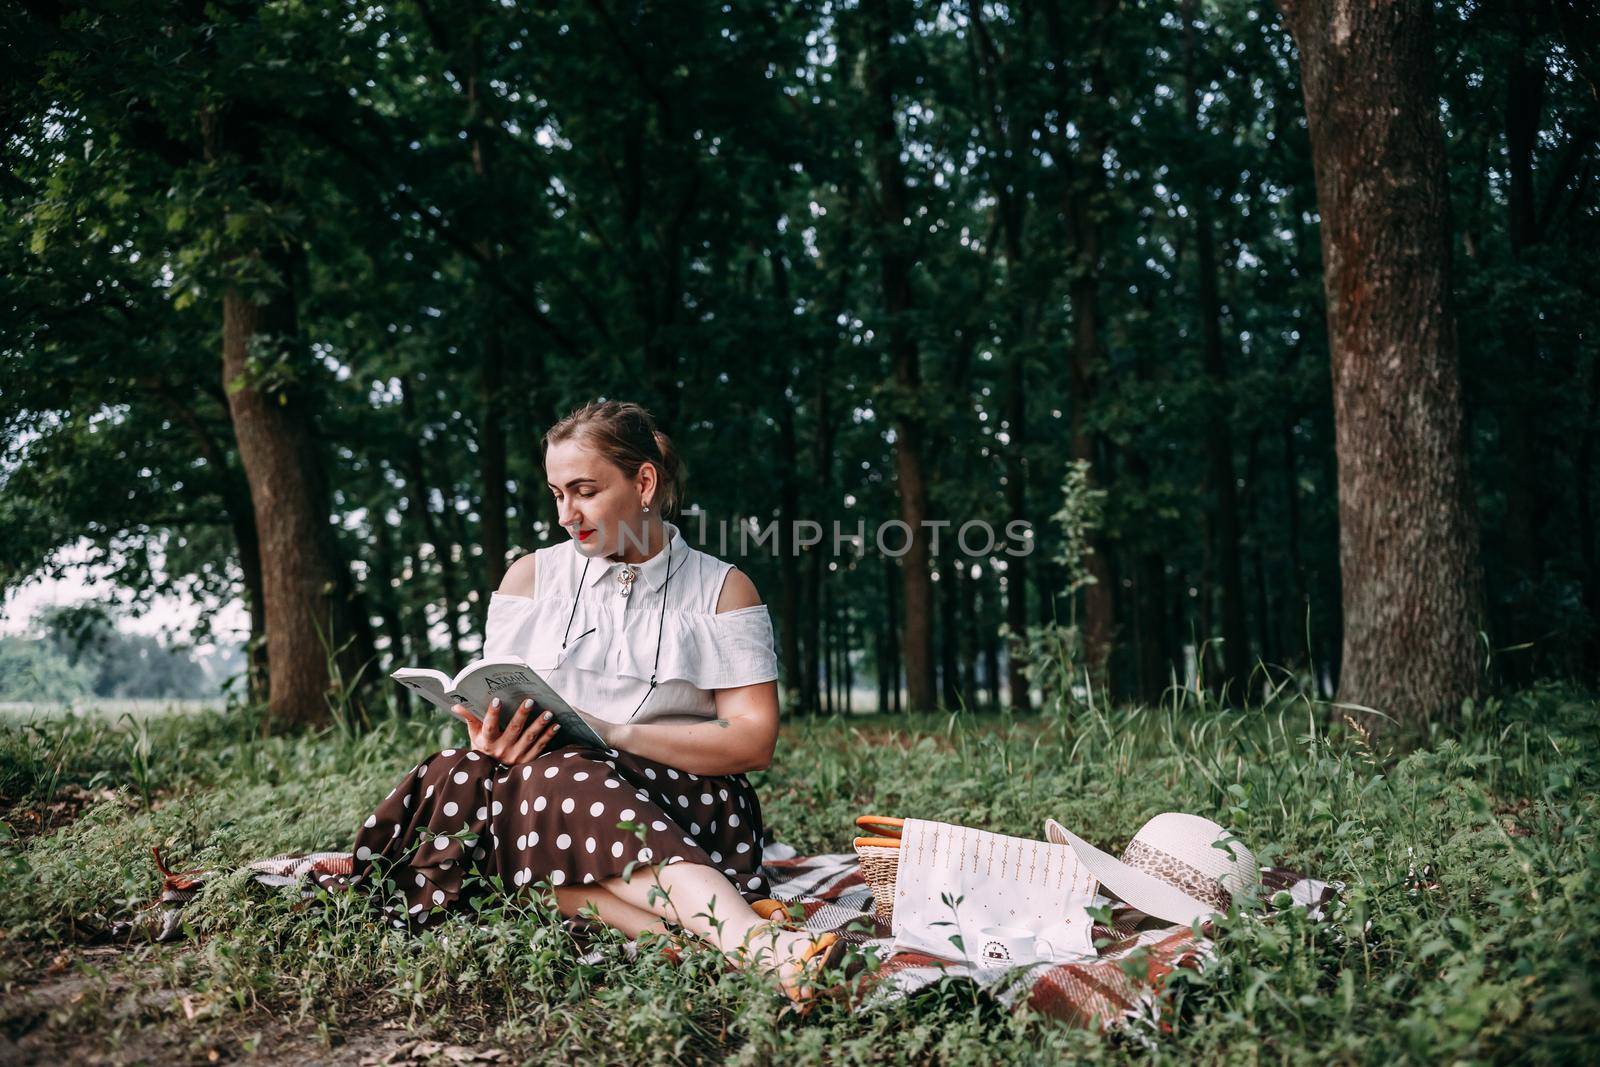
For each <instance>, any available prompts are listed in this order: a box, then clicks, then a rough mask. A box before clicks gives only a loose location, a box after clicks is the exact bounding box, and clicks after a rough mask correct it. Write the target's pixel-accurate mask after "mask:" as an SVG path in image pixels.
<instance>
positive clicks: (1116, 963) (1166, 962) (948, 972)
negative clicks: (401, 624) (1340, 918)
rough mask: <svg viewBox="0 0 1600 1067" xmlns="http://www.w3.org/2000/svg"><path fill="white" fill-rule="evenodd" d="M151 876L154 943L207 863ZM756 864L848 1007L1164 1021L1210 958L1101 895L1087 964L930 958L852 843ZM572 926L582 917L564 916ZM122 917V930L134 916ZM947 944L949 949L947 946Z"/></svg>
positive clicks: (1314, 911)
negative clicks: (864, 869)
mask: <svg viewBox="0 0 1600 1067" xmlns="http://www.w3.org/2000/svg"><path fill="white" fill-rule="evenodd" d="M351 863H352V857H351V854H350V853H348V852H314V853H310V854H308V855H293V856H274V857H272V858H270V859H263V860H257V861H255V862H253V863H250V864H247V865H246V866H247V869H248V871H249V872H250V876H251V877H252V878H253V880H254V881H255V882H256V883H258V884H260V885H264V886H268V887H272V888H276V889H284V890H294V891H298V892H300V893H302V894H303V895H305V896H307V897H314V896H316V895H317V894H318V893H320V892H323V890H321V889H320V888H318V887H317V885H316V883H315V882H314V880H313V877H312V876H313V874H317V873H320V874H349V873H350V871H351ZM156 865H157V868H158V869H159V870H160V872H161V875H162V889H161V893H160V896H159V897H158V898H157V899H156V900H155V901H153V902H152V904H151V905H150V908H149V909H148V912H147V915H146V919H145V921H146V922H147V923H148V932H149V933H150V934H151V935H152V936H154V937H155V939H156V940H159V941H168V940H173V939H175V938H177V937H179V936H181V935H182V932H183V909H184V906H185V905H186V904H188V903H189V902H191V901H192V900H194V898H195V897H196V896H198V895H199V893H200V890H201V888H203V886H204V885H205V882H206V881H207V880H208V879H210V878H212V877H215V876H216V875H218V874H219V873H221V872H218V871H206V870H195V871H172V870H169V869H168V868H167V866H166V865H165V864H164V863H163V862H162V859H161V856H160V854H159V853H157V854H156ZM763 866H764V867H765V868H766V869H767V870H766V872H764V873H765V874H766V878H767V883H768V885H770V886H771V888H772V896H773V898H774V899H776V900H779V901H781V902H783V903H785V904H787V905H790V906H791V913H792V912H793V910H794V907H793V906H794V905H798V906H799V909H800V910H802V911H803V912H804V916H805V919H804V922H805V926H806V928H807V929H808V930H811V931H813V932H815V933H822V932H825V931H834V932H837V933H838V934H839V935H840V936H841V937H842V938H844V939H845V940H846V941H849V942H850V943H852V944H854V945H856V946H858V947H859V948H860V949H861V950H862V951H863V952H865V953H867V954H869V956H871V957H872V958H874V959H875V960H877V961H879V963H878V965H877V966H875V967H872V968H870V969H869V970H868V971H867V972H866V973H865V974H864V975H862V976H861V977H860V978H859V979H858V983H859V984H858V990H860V991H861V992H862V996H861V997H860V998H859V999H858V1000H857V1001H856V1005H855V1006H856V1010H870V1009H872V1008H874V1007H878V1006H881V1005H883V1004H886V1003H890V1002H893V1001H895V1000H899V999H901V998H904V997H906V996H908V995H909V994H911V993H913V992H915V991H917V990H919V989H922V988H924V987H926V986H929V985H931V984H933V983H935V982H939V981H942V980H945V979H949V978H956V979H968V980H970V981H972V982H973V983H974V984H976V985H977V986H978V987H979V988H980V989H982V990H984V991H985V992H986V993H988V994H989V995H991V996H993V997H994V998H995V999H996V1000H998V1001H999V1002H1000V1003H1002V1004H1004V1005H1006V1006H1008V1007H1010V1008H1013V1009H1016V1008H1021V1007H1022V1006H1024V1005H1026V1006H1027V1007H1030V1008H1032V1009H1034V1010H1037V1011H1039V1012H1041V1013H1043V1014H1046V1015H1050V1016H1053V1017H1055V1018H1058V1019H1061V1020H1062V1021H1064V1022H1067V1023H1069V1024H1072V1025H1076V1026H1084V1027H1093V1026H1098V1027H1101V1028H1105V1029H1111V1028H1123V1027H1127V1026H1128V1025H1129V1024H1132V1023H1135V1022H1139V1023H1142V1024H1145V1025H1147V1026H1149V1027H1152V1028H1155V1029H1157V1030H1161V1029H1165V1028H1166V1026H1167V1020H1166V1018H1165V1015H1164V1009H1165V1001H1164V998H1163V996H1162V993H1163V990H1164V989H1165V987H1166V978H1167V976H1168V975H1170V974H1172V973H1173V972H1174V971H1176V970H1177V969H1178V968H1190V969H1195V970H1198V969H1199V968H1201V967H1203V966H1204V965H1205V963H1206V961H1207V960H1208V959H1209V958H1210V957H1211V954H1212V944H1211V942H1210V940H1209V939H1208V938H1206V937H1205V936H1204V934H1205V932H1206V930H1207V927H1205V926H1202V927H1201V936H1196V934H1195V932H1194V931H1193V930H1192V929H1190V928H1188V927H1180V926H1174V925H1172V924H1171V923H1168V922H1166V921H1165V920H1162V919H1155V918H1152V917H1150V916H1147V915H1144V914H1142V913H1141V912H1139V911H1136V910H1135V909H1133V908H1131V907H1129V906H1128V905H1126V904H1123V903H1121V902H1118V901H1114V900H1112V899H1110V898H1107V897H1099V898H1097V901H1096V903H1097V905H1104V906H1106V907H1108V908H1109V909H1110V915H1111V922H1110V923H1109V924H1096V925H1095V927H1094V937H1095V941H1096V943H1097V944H1100V943H1101V941H1102V939H1103V940H1104V942H1105V944H1104V945H1103V946H1102V947H1101V949H1100V955H1099V958H1098V959H1096V960H1093V961H1089V962H1086V963H1065V964H1055V963H1048V962H1045V963H1038V964H1034V965H1032V966H1028V967H1020V968H1015V969H1012V970H1009V971H1000V970H995V969H992V968H987V967H983V966H980V965H978V964H977V962H976V961H975V960H970V959H962V958H955V957H954V956H952V957H949V958H947V957H939V956H933V955H928V954H924V953H920V952H899V953H895V954H893V955H890V953H889V948H890V944H891V942H892V941H893V936H892V935H891V932H890V930H889V927H888V926H887V925H885V924H883V923H881V922H879V921H878V920H877V918H876V917H875V915H874V913H873V906H872V905H873V900H872V890H871V889H870V888H869V887H868V886H867V883H866V881H865V879H864V878H863V877H862V875H861V868H860V865H859V863H858V862H857V859H856V856H855V855H854V854H853V853H833V854H824V855H816V856H801V855H797V854H796V853H795V850H794V849H793V848H791V847H789V846H788V845H784V844H781V843H776V844H769V845H767V846H766V848H765V851H764V856H763ZM1261 879H1262V888H1263V889H1264V890H1265V891H1266V893H1267V896H1268V900H1269V902H1270V904H1271V906H1273V907H1284V906H1298V907H1304V908H1305V909H1306V910H1307V912H1308V914H1309V915H1310V917H1312V918H1313V919H1319V918H1322V917H1323V916H1324V914H1325V911H1326V909H1327V908H1328V907H1329V905H1331V904H1332V903H1333V902H1334V901H1335V900H1336V899H1337V895H1338V894H1337V890H1338V888H1339V887H1338V884H1337V883H1329V882H1323V881H1319V880H1317V879H1313V878H1307V877H1304V876H1303V875H1301V874H1299V873H1297V872H1294V871H1290V870H1286V869H1283V868H1277V867H1264V868H1262V870H1261ZM568 922H569V923H573V924H575V929H581V927H582V925H583V920H568ZM123 925H124V932H126V931H127V929H128V928H131V927H132V926H133V925H134V924H133V923H128V924H123ZM954 951H955V950H954V948H952V953H954Z"/></svg>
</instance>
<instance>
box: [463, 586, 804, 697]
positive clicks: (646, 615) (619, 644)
mask: <svg viewBox="0 0 1600 1067" xmlns="http://www.w3.org/2000/svg"><path fill="white" fill-rule="evenodd" d="M569 615H571V616H572V625H571V627H570V631H571V634H570V637H569V638H568V641H567V647H566V648H565V649H563V648H562V647H561V641H562V634H563V633H564V632H565V631H567V630H568V629H569V627H568V626H567V619H568V616H569ZM661 619H662V612H661V611H660V610H659V609H658V610H655V611H648V610H646V611H639V612H637V613H633V614H628V615H625V616H624V625H625V627H626V630H627V632H626V634H623V633H619V632H617V630H616V627H615V623H614V616H613V615H611V614H610V613H609V612H608V611H606V610H605V609H604V608H594V607H590V606H588V605H585V604H584V603H582V602H580V603H579V605H578V609H577V612H576V614H573V609H572V601H571V600H570V599H566V598H558V597H541V596H535V597H531V598H530V597H519V596H511V595H509V594H505V593H494V594H492V595H491V596H490V598H489V617H488V625H487V627H486V639H485V641H484V655H486V656H490V655H510V656H520V657H522V658H523V659H525V660H527V661H528V665H529V666H530V667H532V668H533V669H534V670H536V671H541V672H543V671H548V670H555V669H557V668H562V667H572V668H575V669H577V670H585V671H593V672H595V673H596V674H603V675H617V674H621V675H626V676H628V677H632V678H637V679H639V680H640V681H641V682H648V681H649V680H650V674H651V670H652V668H654V669H655V678H656V681H657V682H658V683H660V682H666V681H671V680H675V679H676V680H682V681H685V682H688V683H689V684H691V685H693V686H695V687H696V688H699V689H707V690H710V689H732V688H735V687H737V686H741V685H754V684H755V683H757V682H770V681H773V680H774V679H776V678H777V677H778V657H777V653H776V652H775V651H774V648H775V641H774V640H773V633H772V615H771V613H770V612H769V611H768V610H767V605H765V604H755V605H753V606H751V607H748V608H737V609H735V610H733V611H724V612H721V613H718V614H714V615H713V614H706V613H705V612H698V611H681V610H674V609H672V608H668V609H667V610H666V613H665V629H664V631H663V632H662V635H661V663H660V666H659V667H656V666H655V658H656V633H657V628H658V625H659V624H660V620H661ZM591 627H593V628H594V632H593V633H590V634H587V635H586V636H583V637H579V636H578V635H580V634H583V633H584V632H585V631H587V630H589V629H590V628H591Z"/></svg>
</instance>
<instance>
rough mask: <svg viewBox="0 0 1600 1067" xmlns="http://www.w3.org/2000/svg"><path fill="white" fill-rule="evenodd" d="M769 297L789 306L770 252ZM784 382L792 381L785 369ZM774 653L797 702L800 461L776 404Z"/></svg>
mask: <svg viewBox="0 0 1600 1067" xmlns="http://www.w3.org/2000/svg"><path fill="white" fill-rule="evenodd" d="M768 259H769V260H770V261H771V263H772V288H773V296H774V298H775V299H776V301H777V304H778V306H779V307H782V308H787V307H793V306H794V304H793V300H792V298H791V296H790V294H789V271H788V268H787V266H786V265H785V263H784V261H783V253H782V252H780V251H777V250H773V252H772V254H771V255H770V256H769V257H768ZM784 379H785V381H789V382H791V383H792V382H793V374H792V371H790V370H788V369H787V363H786V369H785V372H784ZM777 407H778V457H779V462H778V530H779V534H778V553H779V555H778V576H779V602H778V652H779V656H780V658H781V660H782V669H783V680H784V685H785V687H786V690H787V693H786V697H787V699H786V700H785V704H786V705H793V704H794V703H795V702H796V701H797V700H798V699H799V688H800V557H799V556H797V555H795V554H794V552H793V551H792V550H791V549H792V544H791V538H792V536H793V530H794V523H795V520H797V519H798V518H799V517H800V485H799V482H798V480H797V479H796V477H795V461H796V460H798V459H799V458H800V454H799V446H798V444H797V442H796V440H795V429H794V405H793V404H788V403H779V404H778V406H777Z"/></svg>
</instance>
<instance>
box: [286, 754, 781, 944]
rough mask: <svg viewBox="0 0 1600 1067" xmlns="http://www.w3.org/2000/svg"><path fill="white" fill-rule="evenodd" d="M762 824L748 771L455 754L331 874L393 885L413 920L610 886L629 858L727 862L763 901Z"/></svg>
mask: <svg viewBox="0 0 1600 1067" xmlns="http://www.w3.org/2000/svg"><path fill="white" fill-rule="evenodd" d="M622 824H626V825H622ZM640 828H642V830H643V839H642V840H641V839H640ZM762 832H763V831H762V825H761V805H760V804H759V802H758V801H757V800H756V794H755V790H754V789H752V788H751V786H750V782H749V780H748V779H746V778H745V776H744V775H742V774H732V775H718V776H714V777H706V776H704V775H698V774H691V773H689V772H688V771H680V770H678V769H677V768H676V767H669V766H667V765H666V764H664V763H658V762H657V761H655V760H651V759H646V758H645V757H643V756H637V755H634V754H632V753H629V752H619V751H617V750H616V749H604V750H596V749H591V748H582V747H579V746H575V745H569V746H565V747H562V748H557V749H551V750H548V751H546V752H543V753H541V754H540V755H539V756H538V757H537V758H536V759H534V760H533V761H531V762H529V763H519V764H517V765H515V766H512V767H507V766H506V765H504V764H501V763H497V762H496V761H495V760H494V759H492V758H490V757H489V756H486V755H484V754H483V753H481V752H472V751H469V750H467V749H445V750H444V751H443V752H439V753H436V754H435V755H433V756H430V757H428V758H427V759H425V760H423V761H422V762H421V763H420V764H418V765H417V766H416V767H414V768H413V769H412V770H410V771H407V772H406V774H405V775H404V776H403V777H402V778H401V779H400V781H399V782H398V783H397V784H396V785H395V787H394V788H393V789H391V790H390V791H389V795H388V796H387V797H385V798H384V799H383V801H382V803H380V804H379V805H378V809H377V810H376V811H374V812H373V813H372V814H371V815H369V816H368V817H367V820H366V822H365V823H364V824H363V826H362V828H361V829H360V830H359V831H357V833H356V839H355V843H354V845H353V846H352V851H353V852H354V853H355V859H354V866H353V868H352V871H351V874H350V875H349V876H348V877H341V876H335V875H319V876H318V881H319V882H320V883H321V884H322V885H323V886H324V887H325V888H328V889H341V888H346V887H349V886H352V885H355V884H357V883H360V882H364V881H365V882H373V883H377V884H380V885H381V884H382V882H383V881H384V880H388V881H390V882H392V883H393V894H394V895H392V896H390V897H387V898H386V899H385V900H384V901H383V908H384V911H385V913H386V914H387V915H388V916H389V918H390V920H391V921H392V923H393V924H394V925H395V926H397V927H398V926H407V925H410V926H412V927H414V928H415V927H419V926H423V927H425V926H427V925H428V924H429V923H434V922H437V921H438V920H439V918H440V917H441V915H442V913H444V912H447V911H452V910H456V909H458V908H460V907H462V906H463V905H465V904H467V903H468V902H470V901H471V900H473V899H474V898H476V897H477V896H479V895H481V894H483V893H493V892H499V893H506V894H512V895H515V894H521V893H531V892H533V891H535V889H538V888H543V887H545V886H581V885H589V884H592V883H595V882H604V881H605V880H607V879H608V878H616V877H620V876H621V875H622V874H623V871H624V869H625V868H626V867H627V866H628V864H630V863H633V864H636V866H635V868H634V871H633V874H632V877H634V878H641V877H642V878H649V877H650V872H649V870H647V869H646V868H647V866H650V865H656V864H670V863H701V864H705V865H707V866H710V867H715V868H716V869H717V870H719V871H721V872H722V873H723V874H725V875H727V877H728V880H729V881H730V882H732V883H733V884H734V886H735V887H736V888H737V889H738V890H739V892H740V893H741V894H742V895H743V896H744V898H745V899H746V900H750V901H754V900H758V899H760V898H762V897H764V896H766V895H767V894H766V880H765V878H764V877H763V876H762V875H761V873H760V871H761V844H762ZM402 897H403V898H404V900H403V902H402V900H401V898H402Z"/></svg>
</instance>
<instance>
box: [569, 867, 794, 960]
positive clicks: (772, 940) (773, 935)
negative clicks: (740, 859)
mask: <svg viewBox="0 0 1600 1067" xmlns="http://www.w3.org/2000/svg"><path fill="white" fill-rule="evenodd" d="M599 884H600V885H601V886H603V887H604V888H605V889H606V890H608V891H609V892H611V893H612V894H614V895H615V896H616V897H617V898H619V899H620V900H622V901H623V902H624V903H627V904H630V905H632V906H633V907H634V908H637V909H641V910H644V911H647V912H650V913H651V914H653V915H659V916H661V917H663V918H666V919H671V920H672V921H673V922H676V923H677V924H678V925H680V926H682V927H684V928H685V929H688V930H691V931H693V932H694V933H696V934H699V935H700V936H701V937H703V938H705V939H706V940H707V941H709V942H711V943H712V944H713V945H715V946H716V947H717V948H718V949H720V950H721V951H722V952H724V953H726V954H728V955H734V954H736V953H737V952H738V951H739V950H740V949H741V948H742V947H745V942H746V940H747V939H748V938H749V936H750V934H751V932H752V931H755V930H756V929H757V928H758V927H762V926H764V925H765V924H766V920H765V919H763V918H761V916H759V915H757V914H756V913H755V911H754V909H752V908H751V907H750V905H749V904H747V903H745V899H744V897H743V896H742V895H740V893H739V890H738V889H736V888H735V887H734V885H733V883H732V882H730V881H728V879H727V876H725V875H724V874H723V873H722V872H721V871H719V870H717V869H716V868H715V867H708V866H706V865H705V864H702V863H671V864H665V865H661V866H646V865H643V864H641V865H640V866H638V867H636V868H634V871H633V876H632V878H631V879H629V880H626V881H624V880H623V879H622V878H620V877H618V878H608V879H606V880H605V881H604V882H601V883H599ZM810 940H811V935H809V934H807V933H805V932H803V931H787V930H786V931H776V930H774V929H773V928H770V927H769V928H768V929H767V930H765V931H763V933H762V936H759V937H756V938H754V939H753V940H751V942H750V944H749V946H748V947H749V949H750V950H751V951H752V952H754V951H759V950H762V949H765V950H767V951H768V952H770V953H771V954H772V959H771V961H770V963H778V962H783V963H788V962H790V961H792V960H793V959H794V956H795V953H796V952H798V951H799V950H800V948H801V946H803V945H804V944H806V943H807V942H808V941H810ZM770 963H769V965H770ZM785 969H787V968H785Z"/></svg>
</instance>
